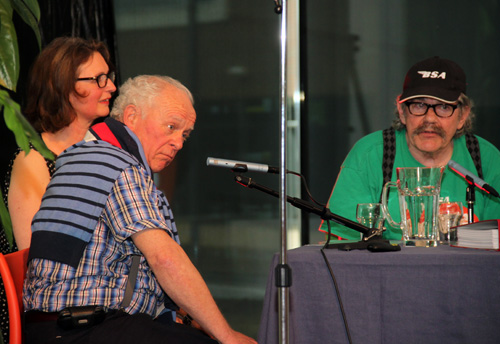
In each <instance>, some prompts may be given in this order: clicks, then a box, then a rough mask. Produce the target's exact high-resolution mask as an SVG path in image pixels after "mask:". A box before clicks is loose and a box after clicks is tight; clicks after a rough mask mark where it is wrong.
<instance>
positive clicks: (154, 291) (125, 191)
mask: <svg viewBox="0 0 500 344" xmlns="http://www.w3.org/2000/svg"><path fill="white" fill-rule="evenodd" d="M151 228H162V229H164V230H165V231H167V232H168V233H169V235H170V236H171V237H172V238H174V239H175V240H176V241H177V242H179V240H178V233H177V229H176V227H175V223H174V219H173V215H172V212H171V209H170V207H169V205H168V202H167V200H166V198H165V196H164V195H163V193H162V192H161V191H160V190H158V189H157V188H156V186H155V185H154V183H153V180H152V179H151V177H150V176H149V174H148V173H147V171H146V170H145V169H144V168H143V167H141V166H130V167H128V168H126V169H125V170H123V172H122V173H121V175H120V176H119V178H118V179H117V180H116V181H115V183H114V186H113V189H112V191H111V193H110V195H109V197H108V199H107V202H106V205H105V208H104V209H103V212H102V214H101V216H100V218H99V221H98V224H97V227H96V229H95V230H94V232H93V236H92V239H91V240H90V242H89V244H88V245H87V247H86V248H85V252H84V255H83V257H82V259H81V261H80V263H79V265H78V268H77V269H74V268H72V267H71V266H68V265H65V264H62V263H59V262H55V261H50V260H45V259H33V260H32V261H31V262H30V264H29V266H28V278H27V280H26V282H25V286H24V297H23V301H24V306H25V309H26V310H41V311H45V312H56V311H60V310H61V309H63V308H65V307H69V306H84V305H100V306H104V307H105V308H106V309H119V308H120V305H121V302H122V299H123V297H124V294H125V288H126V283H127V277H128V274H129V269H130V265H131V261H132V258H131V255H133V254H139V255H141V253H140V251H139V250H138V249H137V247H136V246H135V245H134V243H133V241H132V240H131V239H130V237H131V236H132V235H133V234H134V233H137V232H139V231H141V230H145V229H151ZM164 301H165V294H164V293H163V291H162V289H161V287H160V285H159V284H158V281H157V280H156V278H155V277H154V275H153V272H152V270H151V269H150V268H149V265H148V264H147V262H146V260H145V259H144V257H142V255H141V262H140V265H139V271H138V274H137V279H136V283H135V291H134V294H133V297H132V301H131V302H130V305H129V306H128V307H127V308H126V309H125V310H126V312H128V313H130V314H134V313H139V312H140V313H147V314H149V315H151V316H155V315H156V314H157V312H158V311H159V307H160V306H161V305H162V304H163V302H164Z"/></svg>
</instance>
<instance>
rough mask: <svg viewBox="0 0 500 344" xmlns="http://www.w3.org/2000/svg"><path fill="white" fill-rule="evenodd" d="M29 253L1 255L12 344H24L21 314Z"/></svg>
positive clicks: (0, 261)
mask: <svg viewBox="0 0 500 344" xmlns="http://www.w3.org/2000/svg"><path fill="white" fill-rule="evenodd" d="M28 253H29V249H28V248H26V249H24V250H21V251H17V252H13V253H9V254H6V255H3V254H1V253H0V274H1V275H2V280H3V284H4V287H5V294H6V296H7V306H8V309H9V342H10V343H11V344H21V343H22V321H21V313H22V312H23V310H24V307H23V283H24V278H25V277H26V270H27V268H28Z"/></svg>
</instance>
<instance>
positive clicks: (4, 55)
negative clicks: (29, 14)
mask: <svg viewBox="0 0 500 344" xmlns="http://www.w3.org/2000/svg"><path fill="white" fill-rule="evenodd" d="M12 13H13V9H12V6H11V2H10V0H0V62H1V63H0V85H1V86H3V87H5V88H7V89H9V90H12V91H15V90H16V85H17V79H18V78H19V49H18V46H17V35H16V29H15V27H14V23H13V22H12Z"/></svg>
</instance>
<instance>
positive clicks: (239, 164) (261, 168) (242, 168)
mask: <svg viewBox="0 0 500 344" xmlns="http://www.w3.org/2000/svg"><path fill="white" fill-rule="evenodd" d="M207 166H216V167H225V168H230V169H232V170H235V171H237V172H247V171H254V172H263V173H276V174H278V173H279V169H278V168H277V167H272V166H269V165H264V164H255V163H253V162H244V161H236V160H226V159H219V158H210V157H209V158H207Z"/></svg>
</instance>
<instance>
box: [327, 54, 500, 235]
mask: <svg viewBox="0 0 500 344" xmlns="http://www.w3.org/2000/svg"><path fill="white" fill-rule="evenodd" d="M396 104H397V111H396V119H395V121H394V123H393V126H392V127H393V129H394V131H393V134H392V137H393V139H394V140H393V144H392V148H393V149H392V150H391V151H387V150H385V151H384V138H383V136H384V134H383V132H382V131H377V132H374V133H372V134H369V135H367V136H365V137H363V138H362V139H360V140H359V141H358V142H357V143H356V144H355V145H354V147H353V148H352V150H351V151H350V152H349V154H348V155H347V157H346V159H345V160H344V162H343V164H342V167H341V170H340V173H339V175H338V177H337V181H336V182H335V186H334V187H333V191H332V194H331V196H330V200H329V202H328V206H329V208H330V210H331V211H332V212H333V213H335V214H338V215H340V216H343V217H345V218H348V219H350V220H353V221H356V205H357V204H358V203H378V202H379V201H380V196H381V192H382V187H383V184H384V172H383V168H382V165H383V164H386V162H387V160H388V159H387V156H390V155H391V154H392V155H393V153H394V149H395V156H394V155H393V158H392V159H389V160H392V161H393V162H394V164H393V168H392V175H391V170H389V172H388V175H389V176H391V180H393V181H395V180H396V179H397V177H396V167H419V166H427V167H437V166H446V168H445V170H444V173H443V178H442V182H441V193H440V197H441V198H442V199H445V200H448V201H450V202H458V201H459V202H462V204H463V205H466V204H467V203H466V199H465V198H466V188H467V181H466V180H464V179H463V178H462V177H461V176H459V175H458V174H457V173H456V172H454V171H452V170H451V169H450V168H449V167H448V166H447V164H448V162H449V161H450V160H453V161H455V162H457V163H458V164H460V165H461V166H463V167H464V168H466V169H467V170H469V171H471V172H473V173H475V174H476V175H482V178H483V179H484V180H485V181H486V182H487V183H488V184H490V185H491V186H492V187H493V188H494V189H497V190H500V151H499V150H498V149H497V148H496V147H495V146H494V145H492V144H491V143H490V142H488V141H486V140H484V139H482V138H480V137H477V136H475V135H472V134H471V133H470V132H471V129H472V120H473V118H474V113H473V111H472V106H473V105H472V101H471V99H469V98H468V97H467V96H466V77H465V73H464V71H463V70H462V68H461V67H460V66H459V65H458V64H456V63H455V62H453V61H450V60H447V59H442V58H439V57H431V58H429V59H426V60H423V61H420V62H418V63H416V64H415V65H413V66H412V67H411V68H410V70H409V71H408V73H407V74H406V78H405V81H404V84H403V93H402V94H400V95H399V96H398V97H397V98H396ZM387 132H389V131H386V133H387ZM467 140H469V141H474V142H475V145H474V144H472V145H473V147H472V148H471V144H470V143H466V141H467ZM477 148H479V154H480V163H479V164H478V163H477V161H476V163H475V162H474V160H477V156H478V154H477V151H478V149H477ZM471 151H472V152H473V153H472V155H474V156H471ZM384 153H385V154H386V159H384V157H383V156H384ZM478 165H479V166H480V169H481V171H480V172H481V173H479V174H478V169H479V168H477V167H476V166H478ZM390 190H391V191H390V193H389V196H388V204H389V211H390V213H391V215H392V216H393V218H394V220H395V221H399V220H400V219H399V201H398V197H397V191H396V190H395V189H394V188H391V189H390ZM475 196H476V200H475V203H474V213H475V221H478V220H488V219H497V218H500V200H499V199H498V198H497V197H494V196H492V195H490V194H487V193H485V192H482V191H478V192H476V193H475ZM464 216H467V211H466V209H464ZM330 225H331V232H332V233H333V234H335V235H336V236H338V237H339V238H342V239H352V240H359V239H360V233H358V232H357V231H355V230H353V229H350V228H347V227H344V226H342V225H339V224H336V223H334V222H332V221H330ZM386 228H387V229H386V231H385V232H384V235H383V236H384V238H386V239H392V240H400V239H401V237H402V233H401V230H400V228H392V227H390V225H389V224H388V223H387V221H386ZM319 229H320V230H321V231H325V232H327V231H328V226H327V223H326V221H323V222H322V224H321V226H320V228H319Z"/></svg>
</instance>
